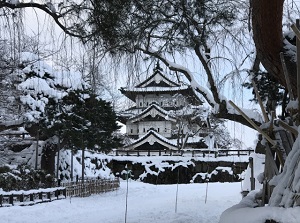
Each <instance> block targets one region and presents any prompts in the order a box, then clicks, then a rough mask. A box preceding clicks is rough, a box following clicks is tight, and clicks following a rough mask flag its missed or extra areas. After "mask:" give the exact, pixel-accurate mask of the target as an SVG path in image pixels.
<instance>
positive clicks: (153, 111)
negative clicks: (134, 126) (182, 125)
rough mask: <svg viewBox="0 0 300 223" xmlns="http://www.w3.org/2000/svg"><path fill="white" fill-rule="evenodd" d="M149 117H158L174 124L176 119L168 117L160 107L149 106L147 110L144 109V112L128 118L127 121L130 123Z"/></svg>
mask: <svg viewBox="0 0 300 223" xmlns="http://www.w3.org/2000/svg"><path fill="white" fill-rule="evenodd" d="M149 115H150V116H152V117H155V116H160V117H162V118H163V119H165V120H169V121H172V122H176V118H175V117H174V116H172V115H170V114H169V112H167V111H166V110H164V109H162V108H161V107H159V106H158V105H156V104H151V105H150V106H149V107H148V108H146V109H145V110H144V111H142V113H140V114H138V115H136V116H134V117H132V118H130V119H129V120H130V121H131V122H137V121H140V120H141V119H143V118H145V117H147V116H149Z"/></svg>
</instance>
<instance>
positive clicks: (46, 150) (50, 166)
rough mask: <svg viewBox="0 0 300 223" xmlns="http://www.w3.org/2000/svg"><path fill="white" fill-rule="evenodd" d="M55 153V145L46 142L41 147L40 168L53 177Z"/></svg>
mask: <svg viewBox="0 0 300 223" xmlns="http://www.w3.org/2000/svg"><path fill="white" fill-rule="evenodd" d="M56 151H57V145H56V144H53V143H51V141H50V142H47V143H46V144H45V145H44V147H43V152H42V159H41V168H42V170H45V172H46V173H48V174H52V175H54V173H55V154H56Z"/></svg>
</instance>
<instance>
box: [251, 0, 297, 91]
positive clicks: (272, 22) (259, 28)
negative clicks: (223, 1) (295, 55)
mask: <svg viewBox="0 0 300 223" xmlns="http://www.w3.org/2000/svg"><path fill="white" fill-rule="evenodd" d="M250 2H251V8H252V27H253V40H254V43H255V47H256V52H257V56H258V58H259V59H260V61H261V63H262V65H263V66H264V68H265V69H266V70H267V71H268V72H269V73H270V74H271V75H273V76H274V77H275V79H276V80H277V81H278V83H280V84H281V85H282V86H285V87H286V81H285V77H284V73H283V69H282V64H281V61H280V55H279V53H280V52H284V51H285V50H284V43H283V33H282V16H283V3H284V0H276V1H269V0H251V1H250ZM285 60H286V63H287V67H288V70H289V76H290V80H291V85H292V89H293V91H294V92H296V89H297V86H296V84H297V81H296V78H297V77H296V73H295V70H296V69H295V66H296V64H295V62H293V61H292V60H291V58H290V57H289V55H285Z"/></svg>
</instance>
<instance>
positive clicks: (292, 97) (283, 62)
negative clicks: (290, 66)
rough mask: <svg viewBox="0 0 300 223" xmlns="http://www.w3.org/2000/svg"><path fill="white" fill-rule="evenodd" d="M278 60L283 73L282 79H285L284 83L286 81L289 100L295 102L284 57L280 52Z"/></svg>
mask: <svg viewBox="0 0 300 223" xmlns="http://www.w3.org/2000/svg"><path fill="white" fill-rule="evenodd" d="M280 60H281V64H282V68H283V73H284V77H285V81H286V85H287V89H288V91H289V95H290V98H291V100H295V97H294V94H293V90H292V86H291V82H290V77H289V73H288V70H287V67H286V63H285V60H284V56H283V53H282V52H281V53H280Z"/></svg>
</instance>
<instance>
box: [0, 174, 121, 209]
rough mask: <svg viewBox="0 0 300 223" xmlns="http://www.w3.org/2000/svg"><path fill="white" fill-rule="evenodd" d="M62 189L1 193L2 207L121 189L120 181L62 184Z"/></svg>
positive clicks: (0, 205) (96, 180) (95, 180)
mask: <svg viewBox="0 0 300 223" xmlns="http://www.w3.org/2000/svg"><path fill="white" fill-rule="evenodd" d="M61 185H62V186H61V187H56V188H47V189H39V190H29V191H10V192H1V191H0V207H9V206H28V205H34V204H38V203H43V202H51V201H54V200H59V199H65V198H66V197H74V196H76V197H87V196H90V195H91V194H99V193H104V192H109V191H113V190H116V189H117V188H119V187H120V179H119V178H115V179H114V180H103V179H93V180H86V181H84V182H81V181H78V182H69V183H61Z"/></svg>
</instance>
